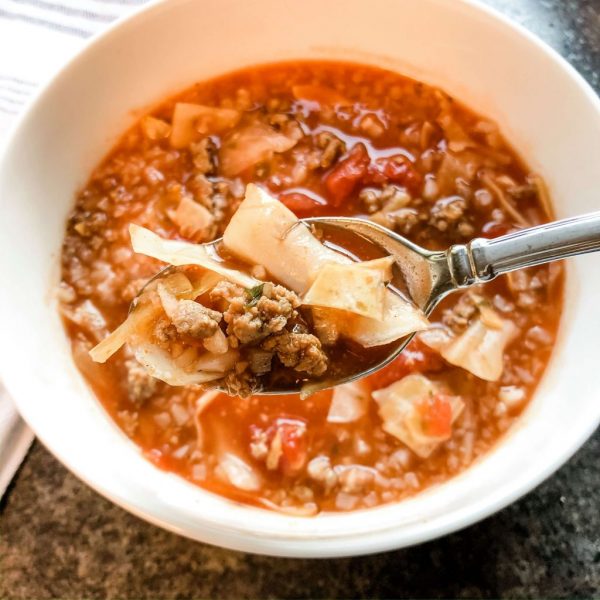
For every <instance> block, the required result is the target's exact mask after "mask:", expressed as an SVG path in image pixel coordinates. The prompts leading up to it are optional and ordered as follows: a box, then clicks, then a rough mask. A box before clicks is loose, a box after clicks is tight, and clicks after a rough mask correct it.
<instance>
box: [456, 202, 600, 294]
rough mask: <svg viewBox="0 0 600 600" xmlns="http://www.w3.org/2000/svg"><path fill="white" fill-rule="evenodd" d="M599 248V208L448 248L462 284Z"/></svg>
mask: <svg viewBox="0 0 600 600" xmlns="http://www.w3.org/2000/svg"><path fill="white" fill-rule="evenodd" d="M597 250H600V212H596V213H590V214H588V215H581V216H578V217H571V218H568V219H563V220H561V221H554V222H552V223H546V224H544V225H538V226H537V227H531V228H529V229H522V230H521V231H516V232H514V233H509V234H508V235H503V236H501V237H498V238H494V239H491V240H488V239H482V238H477V239H474V240H472V241H471V242H470V243H469V244H467V245H466V246H462V245H460V246H458V245H457V246H452V247H451V248H450V249H449V250H448V261H449V265H450V271H451V273H452V276H453V279H454V280H455V283H456V284H457V285H458V286H459V287H463V286H468V285H471V284H473V283H478V282H480V281H489V280H490V279H493V278H494V277H496V276H497V275H501V274H502V273H507V272H509V271H515V270H517V269H523V268H525V267H532V266H534V265H540V264H543V263H547V262H552V261H555V260H561V259H563V258H568V257H569V256H575V255H577V254H586V253H588V252H595V251H597Z"/></svg>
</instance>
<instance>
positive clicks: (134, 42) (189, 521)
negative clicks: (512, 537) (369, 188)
mask: <svg viewBox="0 0 600 600" xmlns="http://www.w3.org/2000/svg"><path fill="white" fill-rule="evenodd" d="M293 58H334V59H336V58H338V59H343V60H354V61H357V62H363V63H370V64H374V65H379V66H382V67H386V68H389V69H393V70H397V71H399V72H401V73H404V74H408V75H411V76H414V77H416V78H418V79H420V80H423V81H426V82H428V83H432V84H435V85H438V86H441V87H443V88H445V89H446V90H447V91H448V92H450V93H452V94H454V95H456V96H457V97H458V98H460V99H462V100H463V101H465V102H466V103H467V104H469V105H470V106H471V107H473V108H474V109H476V110H477V111H479V112H481V113H483V114H486V115H489V116H491V117H493V118H494V119H496V120H498V121H499V122H500V124H501V126H502V128H503V130H504V132H505V133H506V134H507V135H508V137H509V139H510V140H511V141H512V142H513V143H514V145H515V146H516V147H517V148H518V149H519V150H520V151H521V152H522V153H523V155H524V156H525V157H526V158H527V160H528V161H529V163H530V165H532V166H533V167H534V168H536V169H538V170H539V171H540V172H541V173H542V174H543V175H544V176H545V177H546V179H547V181H548V183H549V185H550V188H551V191H552V193H553V196H554V200H555V204H556V210H557V213H558V215H559V216H561V217H563V216H566V215H573V214H577V213H583V212H586V211H591V210H593V209H596V208H598V204H599V199H598V189H599V188H600V168H599V167H600V165H599V162H598V159H599V157H600V103H599V101H598V99H597V97H596V96H595V94H594V93H593V92H592V91H591V89H590V88H589V87H588V86H587V84H586V83H585V82H584V81H583V80H582V79H581V77H579V76H578V75H577V73H576V72H575V71H574V70H573V69H572V68H571V67H570V66H569V65H568V64H567V63H566V62H565V61H563V60H562V59H561V58H560V57H559V56H558V55H557V54H555V53H554V52H553V51H551V50H550V49H549V48H548V47H547V46H545V45H543V44H542V43H540V42H539V41H538V40H537V39H535V38H534V37H532V36H531V35H529V34H528V33H527V32H525V31H524V30H522V29H520V28H519V27H516V26H515V25H513V24H511V23H510V22H508V21H506V20H505V19H504V18H502V17H500V16H498V15H496V14H494V13H493V12H491V11H489V10H487V9H485V8H482V7H481V6H479V5H476V4H473V3H471V2H468V1H465V0H402V1H399V0H370V1H369V2H365V1H364V0H329V1H328V2H323V1H322V0H303V1H302V2H291V1H290V2H283V3H282V2H281V0H260V1H257V2H247V1H246V0H203V1H202V2H198V1H197V0H169V1H168V2H162V3H158V4H153V5H151V6H149V7H148V8H146V9H145V10H143V11H142V12H140V13H138V14H136V15H134V16H133V17H132V18H129V19H127V20H125V21H123V22H121V23H119V24H117V25H116V26H115V27H113V28H112V29H110V30H109V31H108V32H107V33H105V34H104V35H102V36H100V37H98V38H96V39H95V40H94V41H93V42H92V43H91V44H89V45H88V46H87V48H86V49H85V50H84V51H82V52H81V53H80V54H79V55H78V56H77V57H76V58H75V59H74V60H73V61H71V63H70V64H68V65H67V66H66V67H65V68H64V69H63V70H62V71H61V72H60V73H59V74H58V75H57V76H56V77H55V78H54V80H53V81H52V82H51V83H50V84H49V85H47V86H46V88H45V89H44V90H43V91H42V92H41V93H40V95H39V96H38V97H37V99H36V100H35V101H34V102H33V103H32V105H31V106H30V107H29V110H28V111H27V113H26V114H25V115H24V117H23V118H22V119H21V121H20V123H19V125H18V127H17V128H16V130H15V131H14V134H13V136H12V139H11V140H10V143H9V144H8V147H7V149H6V153H5V155H4V157H3V158H2V161H1V163H0V202H1V213H0V214H1V222H0V233H1V237H0V263H1V264H0V274H1V281H2V295H1V297H0V326H1V329H0V331H1V335H0V369H1V376H2V379H3V380H4V382H5V383H6V385H7V387H8V389H9V391H10V393H11V394H12V396H13V397H14V399H15V400H16V402H17V404H18V407H19V409H20V411H21V412H22V414H23V416H24V417H25V419H26V420H27V422H28V423H29V424H30V425H31V427H32V428H33V429H34V431H35V432H36V434H37V435H38V437H39V438H40V439H41V440H42V442H43V443H44V444H45V445H46V446H47V447H48V448H49V449H50V450H51V451H52V452H53V453H54V454H55V455H56V456H57V457H58V458H59V459H60V460H61V461H62V462H63V463H64V464H65V465H66V466H67V467H69V468H70V469H71V470H72V471H73V472H74V473H75V474H76V475H78V476H79V477H80V478H81V479H83V480H84V481H86V482H87V483H88V484H89V485H91V486H92V487H93V488H94V489H96V490H97V491H98V492H100V493H101V494H103V495H105V496H106V497H108V498H110V499H111V500H113V501H114V502H116V503H117V504H119V505H121V506H123V507H124V508H126V509H128V510H130V511H131V512H133V513H134V514H136V515H139V516H140V517H143V518H145V519H147V520H148V521H151V522H152V523H155V524H157V525H161V526H163V527H166V528H168V529H170V530H172V531H175V532H177V533H181V534H183V535H186V536H189V537H192V538H195V539H197V540H202V541H205V542H210V543H213V544H218V545H221V546H227V547H230V548H236V549H240V550H246V551H250V552H259V553H267V554H276V555H286V556H313V557H318V556H323V557H324V556H341V555H350V554H363V553H368V552H376V551H381V550H386V549H391V548H398V547H401V546H406V545H409V544H415V543H417V542H422V541H424V540H428V539H431V538H434V537H436V536H440V535H442V534H445V533H448V532H450V531H453V530H456V529H459V528H461V527H464V526H466V525H468V524H470V523H473V522H474V521H477V520H478V519H482V518H483V517H485V516H487V515H489V514H491V513H492V512H494V511H496V510H498V509H500V508H502V507H503V506H505V505H507V504H508V503H509V502H512V501H513V500H515V499H516V498H518V497H519V496H521V495H523V494H524V493H526V492H527V491H529V490H531V489H532V488H533V487H534V486H535V485H537V484H539V483H540V482H541V481H542V480H543V479H544V478H545V477H547V476H548V475H550V474H551V473H552V472H553V471H554V470H555V469H556V468H558V467H559V466H560V465H561V464H562V463H563V462H564V461H565V460H567V459H568V458H569V457H570V456H571V455H572V454H573V452H574V451H575V450H576V449H577V448H578V447H579V446H580V445H581V444H582V443H583V442H584V441H585V440H586V439H587V437H588V436H589V435H590V434H591V433H592V431H593V430H594V428H595V427H596V426H597V424H598V422H599V420H600V391H599V389H598V384H597V379H596V376H597V372H598V371H597V369H598V366H597V340H598V339H600V318H598V313H597V310H596V306H597V298H598V297H600V278H599V277H597V276H590V272H592V271H588V272H587V273H588V274H587V276H585V273H586V270H587V269H590V270H591V269H596V270H597V268H598V264H599V263H598V258H597V257H594V256H589V257H585V258H580V259H577V260H574V261H573V262H572V263H571V264H570V265H569V270H568V281H567V290H566V308H565V314H564V317H563V322H562V326H561V331H560V336H559V337H560V339H559V341H558V344H557V347H556V350H555V353H554V356H553V359H552V362H551V365H550V368H549V371H548V373H547V374H546V376H545V377H544V379H543V381H542V384H541V386H540V388H539V390H538V392H537V394H536V396H535V399H534V400H533V402H532V403H531V405H530V406H529V408H528V409H527V411H526V414H525V415H524V416H523V417H522V419H521V420H520V422H519V423H518V425H517V426H516V427H515V428H514V429H513V430H512V431H511V432H510V433H509V435H507V436H506V438H505V439H504V440H502V442H501V443H500V444H499V445H498V446H497V447H496V448H495V449H494V450H493V451H492V452H490V453H489V454H488V455H487V456H485V457H484V458H483V459H482V460H480V461H479V462H478V463H477V464H475V465H474V466H473V467H471V468H470V469H468V470H467V471H466V472H465V473H463V474H462V475H460V476H459V477H456V478H454V479H452V480H451V481H448V482H447V483H445V484H443V485H440V486H438V487H434V488H431V489H429V490H427V491H426V492H424V493H422V494H421V495H419V496H417V497H415V498H412V499H410V500H407V501H404V502H402V503H399V504H393V505H390V506H384V507H381V508H376V509H372V510H368V511H360V512H352V513H348V514H335V515H321V516H318V517H316V518H312V519H302V518H293V517H288V516H284V515H280V514H275V513H272V512H267V511H263V510H258V509H254V508H250V507H248V506H241V505H239V504H236V503H234V502H231V501H228V500H226V499H223V498H221V497H219V496H214V495H212V494H210V493H207V492H205V491H203V490H201V489H200V488H197V487H194V486H193V485H191V484H189V483H187V482H185V481H184V480H182V479H180V478H178V477H177V476H175V475H172V474H169V473H165V472H162V471H160V470H159V469H157V468H155V467H154V466H153V465H152V464H151V463H149V462H147V461H146V460H145V459H144V458H143V457H142V456H141V454H140V452H139V451H138V449H137V447H136V446H135V445H134V444H133V443H132V442H130V441H129V440H128V439H127V438H126V437H125V436H124V435H123V434H122V433H121V432H120V431H119V429H118V428H117V427H116V426H115V425H114V424H113V423H112V421H111V420H110V419H109V417H108V416H107V414H106V413H105V412H104V410H103V408H102V407H101V405H100V404H99V403H98V401H97V400H96V399H95V398H94V397H93V395H92V394H91V393H90V390H89V389H88V388H87V387H86V385H85V384H84V382H83V380H82V378H81V376H80V375H79V373H78V372H77V370H76V369H75V367H74V365H73V362H72V360H71V357H70V354H69V347H68V344H67V341H66V338H65V335H64V332H63V329H62V325H61V323H60V320H59V318H58V315H57V312H56V310H55V304H54V302H53V301H52V294H51V289H52V286H53V285H54V284H56V283H57V281H58V275H59V268H58V263H59V256H60V246H61V241H62V238H63V232H64V225H65V218H66V216H67V213H68V212H69V210H70V208H71V206H72V204H73V199H74V193H75V191H76V190H77V188H78V187H80V186H81V185H83V184H84V183H85V181H86V179H87V177H88V175H89V173H90V171H91V169H92V168H93V167H94V165H95V164H96V163H97V162H98V161H99V160H100V159H101V158H102V157H103V155H104V154H105V152H106V151H107V150H108V149H109V148H110V147H111V145H112V144H113V143H114V141H115V139H116V136H117V135H118V134H119V133H120V132H122V131H123V129H124V128H125V127H126V126H127V125H129V124H130V123H131V122H132V120H133V119H134V117H135V114H134V113H133V112H132V110H133V109H137V108H139V107H143V106H148V105H149V104H152V103H153V102H156V101H159V100H161V99H162V98H163V97H164V96H165V95H167V94H170V93H172V92H174V91H177V90H178V89H180V88H184V87H186V86H188V85H190V84H192V83H193V82H195V81H197V80H202V79H205V78H208V77H211V76H213V75H217V74H220V73H224V72H227V71H229V70H232V69H237V68H239V67H243V66H246V65H253V64H257V63H265V62H272V61H279V60H284V59H293Z"/></svg>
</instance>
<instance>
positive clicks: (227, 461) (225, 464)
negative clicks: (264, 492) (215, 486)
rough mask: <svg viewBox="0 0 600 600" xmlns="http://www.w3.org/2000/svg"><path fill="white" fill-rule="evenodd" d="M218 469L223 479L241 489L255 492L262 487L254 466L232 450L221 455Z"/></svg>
mask: <svg viewBox="0 0 600 600" xmlns="http://www.w3.org/2000/svg"><path fill="white" fill-rule="evenodd" d="M216 471H217V473H218V474H219V475H220V476H221V478H222V479H224V480H225V481H226V482H228V483H230V484H231V485H233V486H234V487H236V488H238V489H240V490H244V491H247V492H255V491H257V490H258V489H259V488H260V479H259V477H258V475H257V474H256V473H255V472H254V470H253V469H252V467H251V466H250V465H249V464H248V463H246V462H244V461H243V460H242V459H241V458H240V457H239V456H236V455H235V454H232V453H231V452H226V453H225V454H223V455H222V456H221V458H220V460H219V464H218V465H217V468H216Z"/></svg>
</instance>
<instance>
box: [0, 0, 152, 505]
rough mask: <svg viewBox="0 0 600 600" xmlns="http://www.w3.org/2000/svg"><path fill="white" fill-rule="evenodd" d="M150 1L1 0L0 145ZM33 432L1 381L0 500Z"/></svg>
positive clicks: (27, 447) (29, 443)
mask: <svg viewBox="0 0 600 600" xmlns="http://www.w3.org/2000/svg"><path fill="white" fill-rule="evenodd" d="M146 1H147V0H0V144H3V143H4V140H5V138H6V135H7V133H8V130H9V129H10V127H11V125H12V123H13V121H14V120H15V119H16V117H17V116H18V114H19V113H20V112H21V111H22V110H23V108H24V107H25V105H26V104H27V103H28V102H29V100H30V99H31V98H32V97H33V95H34V94H35V92H36V90H37V89H38V88H39V87H40V85H41V84H43V83H45V82H46V81H47V80H48V79H49V78H50V77H51V76H52V75H53V74H54V73H55V72H56V71H57V70H58V69H59V68H60V67H61V65H63V64H64V63H65V62H66V61H67V60H68V59H69V58H70V57H71V56H72V55H74V54H75V53H76V52H77V51H78V50H79V49H80V48H81V46H82V45H83V44H84V42H85V40H86V39H87V38H89V37H90V36H92V35H93V34H95V33H98V32H99V31H101V30H102V29H104V28H105V27H107V26H108V25H109V24H110V23H112V22H113V21H114V20H115V19H117V18H119V17H121V16H124V15H125V14H128V13H130V12H131V11H133V10H135V9H136V8H138V7H140V6H141V5H143V4H145V2H146ZM32 440H33V433H32V432H31V430H30V429H29V428H28V427H27V426H26V425H25V423H24V422H23V420H22V419H21V418H20V417H19V415H18V413H17V411H16V409H15V407H14V405H13V403H12V401H11V399H10V398H9V396H8V393H7V392H6V389H5V388H4V387H3V386H2V383H1V382H0V498H1V497H2V495H3V494H4V492H5V491H6V487H7V486H8V484H9V483H10V481H11V479H12V478H13V475H14V474H15V472H16V470H17V469H18V467H19V465H20V464H21V462H22V460H23V458H24V457H25V454H27V450H28V449H29V446H30V445H31V442H32Z"/></svg>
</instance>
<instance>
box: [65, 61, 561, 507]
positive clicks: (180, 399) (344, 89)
mask: <svg viewBox="0 0 600 600" xmlns="http://www.w3.org/2000/svg"><path fill="white" fill-rule="evenodd" d="M207 107H212V108H207ZM215 107H216V108H218V109H220V110H217V111H215V110H214V108H215ZM248 183H255V184H257V185H259V186H261V187H262V188H263V189H264V190H266V191H268V192H269V193H270V194H272V195H273V196H274V197H276V198H278V199H279V200H280V201H281V202H282V203H283V204H285V205H286V206H287V207H288V208H289V209H291V210H292V211H293V212H294V213H295V214H296V215H297V216H298V217H308V216H320V215H353V216H363V217H366V218H370V219H372V220H374V221H376V222H378V223H380V224H383V225H385V226H387V227H389V228H390V229H393V230H395V231H397V232H398V233H400V234H402V235H404V236H406V237H407V238H409V239H411V240H412V241H414V242H416V243H418V244H420V245H422V246H424V247H426V248H429V249H446V248H447V247H448V246H449V245H451V244H454V243H464V242H466V241H468V240H469V239H472V238H474V237H477V236H480V237H481V236H483V237H495V236H498V235H502V234H505V233H507V232H510V231H514V230H516V229H519V228H522V227H526V226H529V225H533V224H537V223H541V222H544V221H546V220H548V219H549V217H550V206H549V201H548V196H547V193H546V191H545V188H544V184H543V182H542V181H541V180H540V178H539V177H537V176H536V175H534V174H531V173H529V171H528V169H527V167H526V166H525V165H524V164H523V162H522V161H521V160H520V158H519V157H518V156H517V155H516V154H515V152H514V151H513V150H512V149H511V148H510V146H509V145H507V143H506V142H505V140H504V139H503V138H502V136H501V134H500V132H499V131H498V128H497V126H496V125H495V124H494V123H492V122H490V121H489V120H486V119H484V118H482V117H480V116H479V115H477V114H474V113H473V112H471V111H469V110H468V109H466V108H465V107H464V106H462V105H460V104H459V103H457V102H456V101H455V100H453V99H452V98H450V97H449V96H447V95H446V94H445V93H443V92H442V91H440V90H437V89H434V88H431V87H428V86H425V85H424V84H421V83H418V82H415V81H413V80H410V79H407V78H405V77H402V76H400V75H398V74H395V73H392V72H388V71H383V70H379V69H376V68H372V67H365V66H358V65H353V64H345V63H326V62H297V63H286V64H277V65H270V66H263V67H256V68H251V69H246V70H243V71H240V72H236V73H232V74H229V75H226V76H223V77H220V78H218V79H214V80H211V81H207V82H202V83H199V84H197V85H195V86H193V87H192V88H190V89H188V90H187V91H185V92H184V93H182V94H180V95H178V96H177V97H174V98H171V99H168V100H167V101H165V102H164V103H163V104H161V105H159V106H158V107H157V108H156V109H155V110H153V111H152V113H151V114H149V115H147V116H145V117H143V118H142V119H141V120H140V121H139V122H138V123H136V124H135V125H134V126H133V127H132V128H131V129H130V130H129V131H127V132H126V133H125V135H124V136H123V137H122V138H121V140H120V141H119V142H118V144H117V145H116V146H115V147H114V148H113V150H112V151H111V153H110V154H109V155H108V156H107V157H106V158H105V159H104V160H103V161H102V163H101V164H100V165H99V166H98V167H97V168H96V170H95V171H94V172H93V174H92V176H91V178H90V179H89V181H88V183H87V185H86V186H85V188H84V189H83V190H82V191H81V192H80V193H79V195H78V197H77V199H76V204H75V208H74V210H73V212H72V214H71V216H70V218H69V221H68V224H67V230H66V235H65V241H64V246H63V252H62V282H61V285H60V289H59V299H60V310H61V312H62V314H63V317H64V320H65V325H66V329H67V332H68V335H69V336H70V339H71V342H72V348H73V355H74V359H75V361H76V364H77V365H78V367H79V369H80V370H81V372H82V374H83V376H84V377H85V378H86V379H87V381H88V382H89V384H90V386H91V387H92V388H93V390H94V392H95V393H96V395H97V396H98V398H99V400H100V401H101V402H102V403H103V405H104V406H105V408H106V410H107V411H108V412H109V413H110V415H111V416H112V417H113V418H114V420H115V421H116V423H117V424H118V425H119V427H121V429H122V430H123V431H124V432H125V434H126V435H128V436H129V437H130V438H132V439H133V440H134V441H135V442H136V443H137V444H138V445H139V446H140V448H141V449H142V451H143V452H144V454H145V455H146V456H147V457H148V459H149V460H151V461H153V462H154V463H155V464H157V465H158V466H159V467H161V468H163V469H166V470H169V471H173V472H176V473H178V474H180V475H181V476H183V477H185V478H187V479H188V480H190V481H191V482H193V483H195V484H197V485H200V486H202V487H204V488H206V489H208V490H211V491H213V492H216V493H218V494H222V495H224V496H227V497H229V498H232V499H235V500H238V501H241V502H246V503H251V504H255V505H258V506H262V507H265V508H270V509H274V510H281V511H284V512H288V513H292V514H299V515H313V514H316V513H318V512H319V511H323V510H326V511H331V510H340V511H346V510H352V509H358V508H365V507H372V506H376V505H379V504H382V503H388V502H393V501H397V500H400V499H402V498H404V497H406V496H409V495H412V494H415V493H416V492H418V491H420V490H423V489H424V488H426V487H428V486H430V485H433V484H435V483H439V482H443V481H444V480H446V479H448V478H449V477H451V476H453V475H455V474H456V473H459V472H460V471H462V470H463V469H465V468H466V467H468V466H469V465H470V464H471V463H472V462H473V461H474V460H476V459H477V457H479V456H481V455H482V454H483V453H485V452H486V451H487V450H489V449H490V448H491V447H492V446H493V445H494V444H495V443H496V442H497V440H498V439H499V438H500V437H501V436H502V435H503V434H504V432H506V430H507V429H508V428H509V427H510V426H511V424H512V423H513V422H514V421H515V419H517V418H518V417H519V415H520V413H521V412H522V411H523V409H524V407H525V406H526V404H527V402H528V401H529V399H530V398H531V395H532V394H533V392H534V390H535V388H536V386H537V384H538V382H539V380H540V378H541V376H542V374H543V372H544V369H545V368H546V364H547V362H548V359H549V357H550V355H551V352H552V347H553V344H554V340H555V336H556V330H557V327H558V322H559V318H560V312H561V303H562V285H563V274H562V269H561V267H560V266H558V265H550V266H544V267H538V268H534V269H529V270H527V271H521V272H516V273H514V274H511V275H509V276H505V277H502V278H499V279H497V280H495V281H493V282H491V283H489V284H487V285H485V286H482V287H480V288H477V289H474V290H473V289H472V290H469V291H465V292H461V293H456V294H454V295H452V296H451V297H449V298H447V299H446V300H445V301H444V302H443V303H442V305H440V306H439V307H438V308H437V309H436V311H435V312H434V313H433V314H432V315H431V317H430V321H431V322H432V323H433V325H434V330H433V331H434V335H433V337H432V335H431V331H430V332H425V333H423V334H419V335H417V337H416V338H415V339H414V340H413V342H411V344H410V345H409V346H408V348H407V349H406V350H405V351H404V352H403V353H402V355H401V356H400V357H399V358H398V359H397V360H396V361H395V362H394V363H392V364H391V365H389V366H388V367H386V368H384V369H383V370H382V371H380V372H378V373H376V374H374V375H372V376H370V377H369V378H368V379H367V380H364V381H363V382H362V383H361V384H360V385H359V386H354V387H351V388H344V389H341V388H337V389H336V390H333V391H332V390H326V391H320V392H317V393H316V394H314V395H312V396H310V397H308V398H306V399H300V397H298V396H263V397H260V396H251V397H247V398H239V397H230V396H227V395H225V394H223V393H217V392H213V391H209V392H206V391H204V390H202V389H201V388H199V387H198V386H189V387H171V386H169V385H167V384H166V383H163V382H161V381H159V380H157V379H154V378H152V377H150V376H149V375H148V374H147V372H146V371H145V370H144V369H143V368H142V367H141V365H140V364H139V363H138V362H137V361H136V360H135V358H134V357H133V354H132V352H131V349H130V348H128V347H127V346H125V347H124V348H122V349H121V350H120V351H119V352H118V353H117V354H116V355H115V356H113V357H112V359H111V360H109V361H107V362H106V363H104V364H98V363H95V362H93V361H92V359H91V358H90V356H89V354H88V353H89V350H90V349H91V348H92V347H93V346H94V345H96V344H97V343H98V342H100V341H101V340H102V339H104V338H105V337H106V336H107V335H108V333H109V332H110V331H112V330H114V329H115V328H116V327H117V326H118V325H119V324H120V323H121V322H122V321H123V320H124V319H125V318H126V316H127V313H128V309H129V305H130V302H131V301H132V300H133V298H134V297H135V296H136V294H137V293H138V292H139V291H140V289H141V288H142V286H143V285H144V283H145V282H146V281H147V279H148V278H150V277H151V276H153V275H154V274H155V273H156V272H157V271H158V270H159V269H161V268H162V267H164V263H161V262H159V261H158V260H156V259H153V258H149V257H147V256H144V255H140V254H135V253H134V252H133V251H132V249H131V243H130V239H129V233H128V227H129V225H130V224H131V223H134V224H137V225H140V226H143V227H145V228H148V229H150V230H152V231H153V232H155V233H157V234H158V235H160V236H162V237H165V238H172V239H179V240H187V241H192V242H198V243H200V242H207V241H210V240H212V239H215V238H217V237H220V236H221V235H222V234H223V231H224V230H225V228H226V226H227V224H228V222H229V220H230V218H231V216H232V215H233V214H234V212H235V211H236V209H237V207H238V206H239V205H240V203H241V202H242V200H243V197H244V191H245V186H246V184H248ZM254 235H255V236H256V237H257V239H259V238H260V236H261V231H260V228H257V230H256V231H255V232H254ZM347 249H348V248H347ZM349 250H351V251H352V248H350V249H349ZM354 250H355V253H356V252H359V250H360V249H354ZM258 267H260V265H257V268H258ZM490 332H491V333H490ZM499 332H500V333H499ZM437 334H442V337H443V338H444V339H445V341H444V342H443V343H442V342H440V336H439V335H437ZM489 336H491V337H489ZM449 340H450V341H449ZM486 340H487V342H486ZM490 340H491V342H490ZM453 342H454V343H453ZM488 342H489V343H488ZM460 348H463V350H462V351H461V350H460ZM464 348H467V349H468V351H467V352H465V351H464ZM415 398H417V400H415Z"/></svg>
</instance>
